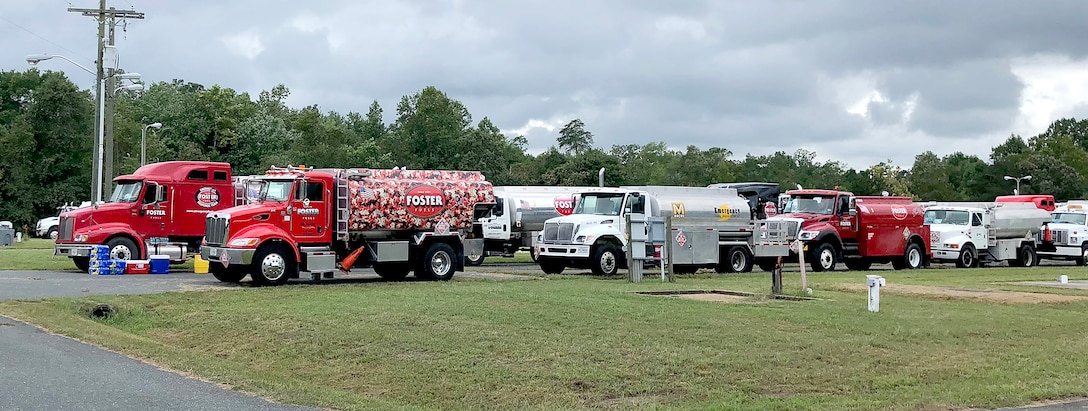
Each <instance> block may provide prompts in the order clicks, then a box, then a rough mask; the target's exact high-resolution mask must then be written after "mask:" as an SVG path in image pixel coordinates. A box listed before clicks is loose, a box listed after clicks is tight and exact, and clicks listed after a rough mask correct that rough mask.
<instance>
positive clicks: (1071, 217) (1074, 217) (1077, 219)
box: [1051, 213, 1085, 225]
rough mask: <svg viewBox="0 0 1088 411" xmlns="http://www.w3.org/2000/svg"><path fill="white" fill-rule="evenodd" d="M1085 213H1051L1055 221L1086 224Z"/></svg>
mask: <svg viewBox="0 0 1088 411" xmlns="http://www.w3.org/2000/svg"><path fill="white" fill-rule="evenodd" d="M1084 217H1085V214H1081V213H1054V214H1051V219H1052V221H1051V222H1053V223H1065V224H1077V225H1084Z"/></svg>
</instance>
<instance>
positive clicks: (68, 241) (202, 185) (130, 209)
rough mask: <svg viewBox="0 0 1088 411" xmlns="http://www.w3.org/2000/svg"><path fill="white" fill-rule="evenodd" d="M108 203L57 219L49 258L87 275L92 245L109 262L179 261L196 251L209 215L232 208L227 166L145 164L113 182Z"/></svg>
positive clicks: (63, 215) (228, 167)
mask: <svg viewBox="0 0 1088 411" xmlns="http://www.w3.org/2000/svg"><path fill="white" fill-rule="evenodd" d="M113 181H114V183H115V184H116V187H115V188H114V190H113V194H112V195H111V196H110V199H109V201H108V202H105V203H102V204H98V205H96V206H92V207H87V208H81V209H77V210H73V211H70V212H67V213H64V214H61V216H60V228H59V231H60V232H59V233H58V236H57V241H56V245H55V246H54V253H53V254H54V255H62V256H67V257H70V258H71V259H72V261H73V262H74V263H75V265H76V267H77V268H79V269H80V270H82V271H86V270H87V268H88V265H89V256H90V249H91V246H93V245H99V244H101V245H106V246H108V247H109V249H110V256H111V258H116V259H124V260H128V259H145V258H147V257H148V256H149V255H154V254H161V255H168V256H170V259H171V260H172V261H174V262H181V261H184V260H186V259H187V258H188V256H189V254H190V253H193V252H198V251H199V249H200V241H201V239H202V238H203V236H204V219H205V216H207V214H208V213H209V212H212V211H215V210H220V209H224V208H228V207H231V206H233V205H234V186H233V184H232V178H231V170H230V164H227V163H218V162H205V161H168V162H162V163H154V164H148V165H145V166H143V167H140V168H139V169H137V170H136V171H135V172H134V173H132V174H130V175H123V176H119V177H117V178H115V179H113Z"/></svg>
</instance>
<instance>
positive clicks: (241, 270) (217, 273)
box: [208, 261, 248, 283]
mask: <svg viewBox="0 0 1088 411" xmlns="http://www.w3.org/2000/svg"><path fill="white" fill-rule="evenodd" d="M208 271H211V273H212V276H214V277H215V279H216V280H219V281H221V282H224V283H237V282H239V281H242V279H243V278H245V277H246V274H248V273H246V267H245V266H234V267H224V266H223V263H219V262H215V261H211V262H208Z"/></svg>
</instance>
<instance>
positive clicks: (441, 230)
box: [434, 218, 450, 235]
mask: <svg viewBox="0 0 1088 411" xmlns="http://www.w3.org/2000/svg"><path fill="white" fill-rule="evenodd" d="M434 231H435V232H436V233H438V234H440V235H445V234H448V233H449V232H450V223H449V221H446V219H445V218H443V219H442V220H441V221H439V222H438V224H435V226H434Z"/></svg>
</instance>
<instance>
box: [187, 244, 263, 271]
mask: <svg viewBox="0 0 1088 411" xmlns="http://www.w3.org/2000/svg"><path fill="white" fill-rule="evenodd" d="M255 252H257V250H256V249H253V248H227V247H211V246H206V245H205V246H201V247H200V258H202V259H204V260H206V261H215V262H219V263H222V264H223V265H224V266H229V265H231V264H236V265H249V263H252V262H253V253H255Z"/></svg>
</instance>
